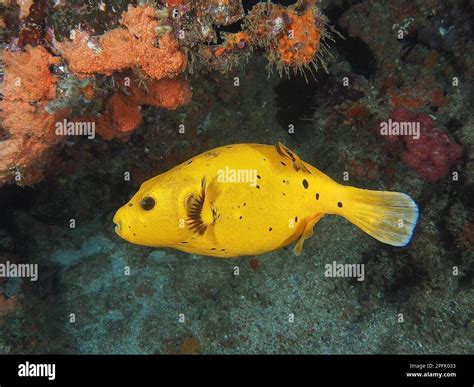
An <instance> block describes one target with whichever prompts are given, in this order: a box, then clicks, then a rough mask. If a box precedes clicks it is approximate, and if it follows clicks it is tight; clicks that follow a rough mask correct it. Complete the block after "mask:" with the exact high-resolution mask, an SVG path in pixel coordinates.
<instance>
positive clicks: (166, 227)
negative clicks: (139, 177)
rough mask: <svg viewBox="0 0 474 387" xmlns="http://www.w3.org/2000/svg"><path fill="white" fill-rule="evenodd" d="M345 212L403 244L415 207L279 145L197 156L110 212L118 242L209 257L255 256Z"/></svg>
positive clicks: (403, 197) (405, 198) (238, 147)
mask: <svg viewBox="0 0 474 387" xmlns="http://www.w3.org/2000/svg"><path fill="white" fill-rule="evenodd" d="M326 214H335V215H340V216H343V217H345V218H346V219H347V220H349V221H351V222H352V223H354V224H355V225H356V226H358V227H359V228H361V229H362V230H364V231H365V232H367V233H368V234H370V235H372V236H373V237H374V238H376V239H378V240H379V241H381V242H384V243H388V244H390V245H393V246H405V245H406V244H408V242H409V241H410V239H411V236H412V234H413V231H414V228H415V225H416V222H417V219H418V207H417V205H416V204H415V202H414V201H413V200H412V199H411V198H410V197H409V196H408V195H405V194H403V193H398V192H386V191H369V190H364V189H358V188H354V187H350V186H343V185H340V184H338V183H336V182H335V181H333V180H332V179H331V178H329V177H328V176H326V175H325V174H324V173H322V172H321V171H319V170H318V169H316V168H315V167H313V166H312V165H310V164H307V163H305V162H304V161H302V160H301V159H300V158H299V157H298V156H297V155H296V153H295V152H293V151H291V150H290V149H288V148H286V147H285V146H284V145H282V144H278V145H277V146H276V147H275V146H270V145H262V144H234V145H229V146H222V147H219V148H215V149H212V150H210V151H208V152H205V153H202V154H200V155H198V156H196V157H194V158H192V159H190V160H188V161H186V162H184V163H182V164H180V165H178V166H176V167H175V168H173V169H171V170H169V171H168V172H165V173H163V174H161V175H159V176H156V177H154V178H152V179H150V180H148V181H146V182H145V183H143V184H142V186H141V187H140V190H139V191H138V192H137V193H136V194H135V195H134V196H133V197H132V199H130V201H129V202H128V203H127V204H125V205H124V206H123V207H121V208H120V209H119V210H118V211H117V213H116V214H115V217H114V223H115V224H116V228H115V229H116V232H117V234H118V235H119V236H121V237H122V238H123V239H125V240H127V241H129V242H131V243H135V244H139V245H145V246H153V247H171V248H174V249H178V250H182V251H185V252H188V253H193V254H200V255H209V256H215V257H224V258H228V257H236V256H241V255H257V254H263V253H266V252H269V251H272V250H276V249H279V248H281V247H284V246H287V245H289V244H290V243H292V242H294V241H296V240H297V241H298V242H297V243H296V245H295V248H294V251H295V253H296V254H298V255H299V254H300V253H301V250H302V247H303V242H304V241H305V239H307V238H309V237H311V235H312V233H313V227H314V225H315V224H316V222H318V221H319V220H320V219H321V218H322V217H323V216H324V215H326Z"/></svg>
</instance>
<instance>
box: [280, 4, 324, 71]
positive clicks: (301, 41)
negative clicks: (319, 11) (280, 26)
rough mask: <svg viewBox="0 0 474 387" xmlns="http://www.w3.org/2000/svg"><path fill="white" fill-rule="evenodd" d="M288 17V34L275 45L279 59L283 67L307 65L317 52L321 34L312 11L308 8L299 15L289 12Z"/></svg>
mask: <svg viewBox="0 0 474 387" xmlns="http://www.w3.org/2000/svg"><path fill="white" fill-rule="evenodd" d="M288 17H289V19H290V20H291V22H290V24H289V26H288V31H289V33H287V34H283V35H282V36H281V37H280V38H279V39H278V43H277V45H276V50H277V52H278V56H279V59H280V60H281V62H282V63H284V64H285V65H290V66H303V65H309V64H310V63H311V62H312V61H313V59H314V58H315V56H316V54H317V53H318V51H319V44H320V41H321V35H322V32H323V31H322V30H321V29H320V28H318V26H317V25H316V23H315V14H314V9H313V8H311V7H309V8H308V9H307V10H306V11H305V12H304V13H303V14H301V15H299V14H298V13H297V12H295V11H293V10H289V11H288Z"/></svg>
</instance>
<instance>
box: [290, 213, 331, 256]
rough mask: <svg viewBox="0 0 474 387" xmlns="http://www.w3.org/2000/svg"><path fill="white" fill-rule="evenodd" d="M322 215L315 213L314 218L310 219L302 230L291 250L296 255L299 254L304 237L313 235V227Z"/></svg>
mask: <svg viewBox="0 0 474 387" xmlns="http://www.w3.org/2000/svg"><path fill="white" fill-rule="evenodd" d="M323 216H324V214H317V215H316V216H315V217H314V218H312V219H310V220H309V221H308V223H306V226H305V228H304V230H303V233H302V234H301V236H300V239H299V240H298V242H296V245H295V247H294V249H293V252H294V253H295V255H296V256H299V255H300V254H301V252H302V251H303V244H304V241H305V240H306V239H309V238H311V237H312V236H313V228H314V225H315V224H316V223H318V221H319V220H320V219H321V218H322V217H323Z"/></svg>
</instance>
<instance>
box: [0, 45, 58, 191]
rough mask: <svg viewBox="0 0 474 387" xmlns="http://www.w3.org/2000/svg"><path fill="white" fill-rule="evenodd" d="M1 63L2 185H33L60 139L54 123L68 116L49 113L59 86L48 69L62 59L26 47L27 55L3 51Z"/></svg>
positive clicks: (0, 150)
mask: <svg viewBox="0 0 474 387" xmlns="http://www.w3.org/2000/svg"><path fill="white" fill-rule="evenodd" d="M2 61H3V63H4V72H5V75H4V80H3V82H2V83H1V84H0V92H1V93H2V94H3V101H2V102H1V109H2V110H1V111H0V118H1V119H2V127H3V131H4V133H3V136H2V137H3V141H0V155H1V156H2V157H1V158H0V184H1V183H5V182H10V181H15V182H16V183H17V184H19V185H31V184H34V183H36V182H38V181H40V180H41V179H42V169H43V167H44V165H45V163H46V162H47V159H48V155H49V151H50V148H51V146H52V145H54V144H56V143H57V142H58V141H59V140H60V138H58V137H57V136H56V135H55V133H54V130H53V128H54V123H55V122H56V121H57V120H60V119H62V118H63V117H64V116H65V115H66V114H67V112H64V111H63V112H57V113H54V114H50V113H48V112H47V111H46V105H47V103H48V101H50V100H51V99H53V98H54V97H55V96H56V83H57V76H55V75H53V74H51V72H50V70H49V66H50V65H54V64H57V63H58V61H59V60H58V58H56V57H54V56H52V55H51V54H50V53H49V52H48V51H47V50H46V49H45V48H44V47H42V46H37V47H31V46H27V47H26V48H25V51H24V52H9V51H4V52H3V56H2Z"/></svg>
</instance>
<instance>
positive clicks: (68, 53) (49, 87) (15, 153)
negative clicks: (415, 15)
mask: <svg viewBox="0 0 474 387" xmlns="http://www.w3.org/2000/svg"><path fill="white" fill-rule="evenodd" d="M101 4H102V3H101ZM115 6H116V8H115V7H114V5H111V6H110V5H107V3H103V4H102V5H100V4H99V6H98V7H94V6H93V5H92V4H83V5H80V4H73V5H72V7H71V8H69V7H67V6H66V5H65V3H62V2H58V3H56V4H54V5H53V4H49V3H47V2H34V1H21V2H20V3H19V4H16V5H15V4H6V5H3V6H2V7H4V8H5V11H6V18H5V19H4V18H3V17H2V18H1V20H0V23H1V24H0V25H1V26H2V28H6V29H7V30H8V31H9V33H10V34H9V36H8V42H7V44H5V45H4V47H3V48H4V51H3V62H4V66H3V67H4V73H5V79H4V81H3V83H2V86H1V88H2V90H3V91H2V93H3V95H4V100H3V101H2V102H1V109H2V113H1V114H0V118H1V119H2V123H1V125H2V128H3V129H2V131H1V132H0V134H2V136H1V137H0V151H1V154H2V156H3V157H2V161H1V165H0V185H1V184H4V183H6V182H13V181H14V182H15V183H17V184H20V185H31V184H34V183H36V182H38V181H40V180H41V179H42V175H43V170H44V168H45V166H46V165H47V162H48V160H49V158H50V155H51V154H52V153H53V151H52V149H53V145H55V144H57V143H59V142H61V141H62V140H63V139H64V138H65V137H67V136H68V135H72V134H75V133H74V130H73V129H71V130H70V131H66V132H61V133H62V134H61V135H58V134H57V133H55V132H54V131H53V130H52V128H53V126H55V125H56V124H58V123H61V122H64V124H65V125H67V124H68V122H70V123H71V125H73V124H75V125H76V128H81V127H82V125H88V124H89V123H94V124H95V125H96V128H97V132H98V134H99V135H101V137H102V138H103V139H105V140H111V139H113V138H118V139H122V140H123V139H126V138H129V136H130V134H131V133H132V132H133V131H134V130H135V129H136V128H137V127H139V126H140V124H141V123H142V122H143V119H142V112H141V106H142V105H150V106H154V107H160V108H165V109H169V110H170V109H171V110H174V109H176V108H177V107H179V106H183V105H186V104H188V103H190V101H191V88H190V86H189V84H188V83H187V81H186V80H185V78H184V77H182V74H183V73H184V71H185V69H186V68H189V70H190V71H193V70H194V69H195V68H196V67H199V66H201V67H202V66H204V67H213V68H215V69H218V70H220V71H222V72H228V71H230V70H232V69H234V68H235V67H237V66H240V65H242V64H243V63H244V62H245V61H247V60H248V58H249V57H250V54H251V52H252V50H253V49H258V50H263V52H264V55H265V56H266V57H267V58H268V59H269V61H270V63H272V64H274V65H276V66H277V68H278V69H279V70H280V71H283V69H284V70H285V71H287V72H289V70H290V69H295V70H299V71H301V70H302V69H303V68H308V69H310V67H309V66H310V65H313V66H314V67H316V66H315V63H316V61H317V60H318V59H321V53H322V52H324V49H325V48H324V42H323V39H324V37H325V36H328V34H327V33H326V32H325V24H326V19H325V17H324V16H323V15H322V14H321V12H320V10H319V8H318V7H317V2H316V1H306V0H305V1H303V0H300V1H298V2H297V3H295V4H294V5H291V6H288V7H284V6H281V5H275V4H273V3H270V2H269V3H259V4H257V5H255V6H254V7H252V9H251V10H250V12H249V13H248V15H246V13H245V12H244V8H243V5H242V3H241V1H239V0H229V1H226V2H225V3H222V2H221V1H215V0H207V1H203V2H191V1H185V0H182V1H181V0H179V1H178V0H176V1H164V2H161V3H153V4H152V3H149V2H140V3H139V4H138V5H132V4H128V6H127V7H126V4H124V3H120V4H115ZM108 7H110V8H108ZM122 11H123V12H122ZM76 14H83V15H84V18H83V20H81V21H79V20H77V22H75V24H70V25H68V24H67V22H68V21H70V22H71V23H72V22H73V21H75V20H76V19H75V17H76V16H77V15H76ZM47 21H49V22H51V25H46V24H45V22H47ZM100 22H102V25H101V24H100ZM235 23H242V29H241V31H239V32H235V33H224V32H222V33H220V32H219V31H218V26H230V25H233V24H235ZM68 26H69V29H68ZM104 26H113V28H109V29H107V30H102V29H103V28H104ZM220 38H221V39H222V42H221V43H219V42H218V40H219V39H220ZM188 58H189V60H190V63H189V66H188V62H189V60H188ZM15 61H16V63H14V62H15ZM19 66H21V67H22V68H23V70H18V69H17V67H19ZM310 71H311V69H310ZM127 72H129V73H130V72H131V73H132V74H133V75H134V76H136V77H137V79H138V81H136V80H133V81H131V82H129V83H130V85H128V86H125V87H124V85H123V82H122V84H121V85H120V86H118V87H117V84H120V82H116V83H114V80H116V79H115V78H118V79H122V80H123V78H124V77H125V75H124V74H126V73H127ZM104 77H108V78H109V80H110V81H109V83H107V81H106V80H104ZM17 79H20V80H21V82H20V83H21V84H20V85H19V86H17V85H16V82H17V81H16V80H17ZM66 118H67V119H68V120H69V121H64V120H65V119H66ZM94 137H95V136H94V135H91V136H90V138H94Z"/></svg>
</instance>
